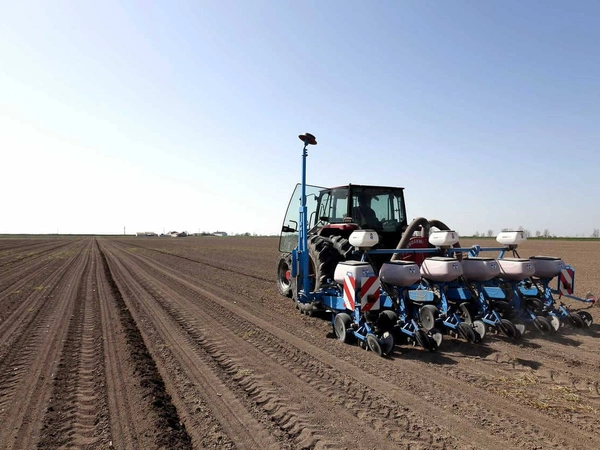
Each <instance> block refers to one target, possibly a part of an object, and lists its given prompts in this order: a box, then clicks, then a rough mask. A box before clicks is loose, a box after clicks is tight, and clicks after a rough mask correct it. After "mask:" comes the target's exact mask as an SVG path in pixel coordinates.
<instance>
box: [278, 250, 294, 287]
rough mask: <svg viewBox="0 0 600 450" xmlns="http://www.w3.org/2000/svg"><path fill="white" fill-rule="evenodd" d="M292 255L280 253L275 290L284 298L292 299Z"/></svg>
mask: <svg viewBox="0 0 600 450" xmlns="http://www.w3.org/2000/svg"><path fill="white" fill-rule="evenodd" d="M291 279H292V255H291V254H289V253H282V254H281V255H279V259H278V260H277V280H276V283H277V290H278V291H279V293H280V294H281V295H283V296H284V297H288V298H291V297H292V283H291Z"/></svg>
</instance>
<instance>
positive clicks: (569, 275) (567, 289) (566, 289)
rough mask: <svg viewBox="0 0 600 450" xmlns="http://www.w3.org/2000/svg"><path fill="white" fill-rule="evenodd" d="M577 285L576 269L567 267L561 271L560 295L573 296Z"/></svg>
mask: <svg viewBox="0 0 600 450" xmlns="http://www.w3.org/2000/svg"><path fill="white" fill-rule="evenodd" d="M574 284H575V269H573V268H571V267H566V268H564V269H563V270H561V271H560V275H559V277H558V293H559V294H560V295H572V294H573V285H574Z"/></svg>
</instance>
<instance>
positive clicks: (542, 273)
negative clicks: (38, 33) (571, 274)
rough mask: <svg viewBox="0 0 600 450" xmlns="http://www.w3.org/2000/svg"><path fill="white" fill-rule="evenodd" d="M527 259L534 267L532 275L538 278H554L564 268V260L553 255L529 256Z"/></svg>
mask: <svg viewBox="0 0 600 450" xmlns="http://www.w3.org/2000/svg"><path fill="white" fill-rule="evenodd" d="M529 259H530V260H531V262H532V263H533V267H534V268H535V273H534V275H535V276H536V277H538V278H554V277H556V276H558V275H559V274H560V271H561V270H563V269H564V268H565V263H564V261H563V260H562V259H560V258H557V257H555V256H531V257H530V258H529Z"/></svg>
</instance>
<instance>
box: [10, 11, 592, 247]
mask: <svg viewBox="0 0 600 450" xmlns="http://www.w3.org/2000/svg"><path fill="white" fill-rule="evenodd" d="M599 23H600V2H597V1H585V0H581V1H576V2H570V1H553V0H549V1H536V0H529V1H525V2H524V1H513V0H497V1H496V0H489V1H479V0H470V1H466V0H443V1H442V0H438V1H421V0H419V1H417V0H414V1H413V0H411V1H398V0H396V1H385V0H377V1H355V0H344V1H342V0H318V1H313V0H308V1H288V0H271V1H259V0H239V1H232V0H215V1H199V0H195V1H184V0H181V1H174V2H167V1H160V2H152V1H149V0H145V1H120V2H116V1H110V0H109V1H103V2H91V1H83V2H82V1H60V0H59V1H53V2H48V1H27V0H24V1H19V2H10V1H8V0H0V158H1V159H0V161H1V166H0V167H2V170H1V171H0V189H1V192H2V202H1V204H2V208H1V209H0V211H1V212H0V233H61V234H63V233H86V234H87V233H91V234H123V233H127V234H131V233H135V232H137V231H155V232H158V233H161V232H167V231H172V230H177V231H182V230H186V231H188V232H199V231H209V232H214V231H225V232H228V233H230V234H234V233H245V232H249V233H256V234H277V233H278V232H279V231H280V229H281V224H282V221H283V217H284V215H285V211H286V208H287V205H288V202H289V197H290V195H291V193H292V191H293V190H294V187H295V185H296V183H298V182H300V179H301V174H302V142H301V141H300V140H299V139H298V135H299V134H302V133H304V132H310V133H312V134H314V135H315V136H316V137H317V141H318V145H317V146H315V147H310V148H309V156H308V159H307V182H308V183H309V184H312V185H318V186H339V185H345V184H348V183H353V184H374V185H385V186H402V187H404V188H405V189H406V190H405V196H406V205H407V213H408V218H409V219H412V218H414V217H420V216H422V217H427V218H430V219H439V220H442V221H443V222H445V223H446V224H447V225H449V226H450V227H451V228H453V229H455V230H456V231H457V232H458V233H459V234H461V235H472V234H474V233H477V232H479V233H486V232H487V230H492V231H493V232H494V234H497V233H498V232H500V231H501V230H502V229H506V228H508V229H517V228H518V227H523V228H524V229H526V230H530V231H531V232H532V233H533V234H535V232H536V231H541V232H543V231H544V230H548V231H549V232H550V233H551V234H553V235H558V236H576V235H579V236H589V235H590V234H592V232H593V231H594V230H595V229H598V228H600V207H599V205H600V176H599V169H600V155H599V153H598V149H599V143H600V126H599V125H598V124H600V45H598V43H599V42H600V26H598V24H599Z"/></svg>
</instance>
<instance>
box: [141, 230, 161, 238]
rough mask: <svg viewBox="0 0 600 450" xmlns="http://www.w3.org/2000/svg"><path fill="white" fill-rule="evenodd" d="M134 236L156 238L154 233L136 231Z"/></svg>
mask: <svg viewBox="0 0 600 450" xmlns="http://www.w3.org/2000/svg"><path fill="white" fill-rule="evenodd" d="M135 235H136V236H152V237H154V236H158V234H156V233H155V232H154V231H138V232H136V233H135Z"/></svg>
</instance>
